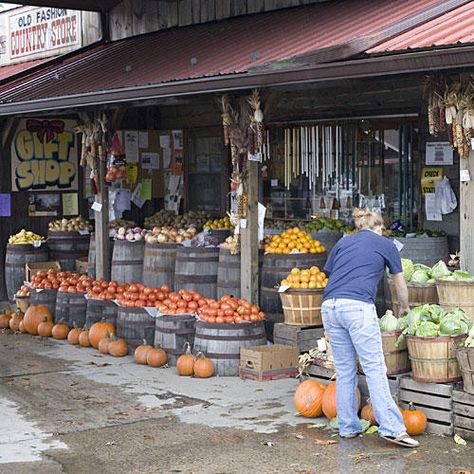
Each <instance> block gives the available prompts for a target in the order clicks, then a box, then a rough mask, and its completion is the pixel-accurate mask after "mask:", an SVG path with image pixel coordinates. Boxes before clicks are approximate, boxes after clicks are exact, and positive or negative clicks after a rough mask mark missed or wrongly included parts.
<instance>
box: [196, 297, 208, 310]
mask: <svg viewBox="0 0 474 474" xmlns="http://www.w3.org/2000/svg"><path fill="white" fill-rule="evenodd" d="M197 304H198V306H199V307H200V308H202V307H206V306H207V301H206V300H204V299H201V300H198V302H197Z"/></svg>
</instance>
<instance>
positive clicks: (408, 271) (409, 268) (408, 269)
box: [402, 258, 415, 281]
mask: <svg viewBox="0 0 474 474" xmlns="http://www.w3.org/2000/svg"><path fill="white" fill-rule="evenodd" d="M402 269H403V276H404V277H405V280H406V281H411V277H412V276H413V272H414V271H415V270H414V267H413V262H412V261H411V260H410V259H408V258H402Z"/></svg>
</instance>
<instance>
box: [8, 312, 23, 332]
mask: <svg viewBox="0 0 474 474" xmlns="http://www.w3.org/2000/svg"><path fill="white" fill-rule="evenodd" d="M22 322H23V316H22V315H21V314H20V313H15V314H14V315H13V316H12V317H11V318H10V321H9V323H8V324H9V326H10V329H11V330H12V331H15V332H18V331H19V330H20V324H21V323H22ZM23 327H24V325H23Z"/></svg>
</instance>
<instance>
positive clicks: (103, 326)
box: [89, 321, 115, 349]
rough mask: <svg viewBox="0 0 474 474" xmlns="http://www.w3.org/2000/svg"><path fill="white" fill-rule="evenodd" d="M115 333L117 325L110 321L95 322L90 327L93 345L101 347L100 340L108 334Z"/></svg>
mask: <svg viewBox="0 0 474 474" xmlns="http://www.w3.org/2000/svg"><path fill="white" fill-rule="evenodd" d="M114 334H115V327H114V325H113V324H112V323H109V322H108V321H99V322H97V323H94V324H93V325H92V326H91V328H90V329H89V340H90V344H91V346H92V347H95V348H96V349H98V348H99V342H100V341H101V340H102V339H104V337H106V336H109V337H110V336H112V335H114Z"/></svg>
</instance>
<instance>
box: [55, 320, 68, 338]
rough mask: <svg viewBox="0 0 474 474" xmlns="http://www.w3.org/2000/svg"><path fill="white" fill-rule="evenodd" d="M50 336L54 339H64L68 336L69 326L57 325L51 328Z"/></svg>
mask: <svg viewBox="0 0 474 474" xmlns="http://www.w3.org/2000/svg"><path fill="white" fill-rule="evenodd" d="M51 334H52V336H53V337H54V339H60V340H63V339H66V338H67V335H68V334H69V326H68V325H67V324H65V323H58V324H55V325H54V326H53V329H52V331H51Z"/></svg>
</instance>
